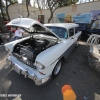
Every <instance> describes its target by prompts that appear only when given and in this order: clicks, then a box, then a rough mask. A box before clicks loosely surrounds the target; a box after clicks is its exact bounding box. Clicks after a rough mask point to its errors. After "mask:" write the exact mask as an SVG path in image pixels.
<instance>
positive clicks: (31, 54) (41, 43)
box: [13, 37, 57, 65]
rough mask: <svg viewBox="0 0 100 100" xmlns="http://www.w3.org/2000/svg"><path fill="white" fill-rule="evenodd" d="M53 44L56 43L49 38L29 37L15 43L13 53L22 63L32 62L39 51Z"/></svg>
mask: <svg viewBox="0 0 100 100" xmlns="http://www.w3.org/2000/svg"><path fill="white" fill-rule="evenodd" d="M55 44H57V43H56V42H54V41H51V40H47V39H37V38H32V37H31V38H30V39H27V40H24V41H22V42H20V43H17V44H16V45H15V47H14V50H13V54H14V56H16V57H17V58H18V59H19V60H20V59H21V61H22V62H24V63H26V62H27V61H29V62H32V63H34V62H35V59H36V56H37V55H38V54H39V53H41V52H42V51H44V50H45V49H47V48H49V47H51V46H53V45H55ZM29 62H28V63H29ZM28 65H29V64H28Z"/></svg>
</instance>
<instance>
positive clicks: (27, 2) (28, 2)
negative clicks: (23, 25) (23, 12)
mask: <svg viewBox="0 0 100 100" xmlns="http://www.w3.org/2000/svg"><path fill="white" fill-rule="evenodd" d="M29 4H30V0H26V8H27V13H28V14H27V17H29V15H30V13H29V9H28V5H29Z"/></svg>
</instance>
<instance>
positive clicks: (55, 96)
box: [0, 41, 100, 100]
mask: <svg viewBox="0 0 100 100" xmlns="http://www.w3.org/2000/svg"><path fill="white" fill-rule="evenodd" d="M88 50H89V47H88V46H86V44H85V42H82V41H81V42H80V44H79V46H78V47H77V48H75V50H74V51H73V52H72V54H71V55H70V56H69V58H68V60H67V61H66V63H64V64H63V67H62V70H61V72H60V74H59V75H58V77H56V78H55V79H52V80H51V81H50V82H49V83H47V84H46V85H44V86H40V87H38V86H35V84H34V82H33V81H32V80H30V79H27V78H24V76H23V75H18V74H17V73H16V72H15V71H13V70H12V69H13V68H12V67H11V66H10V65H9V63H7V62H6V61H5V59H6V56H7V55H8V54H7V52H6V51H5V50H4V48H3V47H0V94H7V95H8V94H21V97H8V96H7V97H0V100H63V98H62V93H61V88H62V86H63V85H65V84H69V85H71V86H72V88H73V90H74V92H75V93H76V96H77V100H100V75H99V74H97V73H96V72H95V71H93V70H92V69H90V68H89V66H88V63H87V56H86V55H87V53H88Z"/></svg>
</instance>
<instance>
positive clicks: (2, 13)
mask: <svg viewBox="0 0 100 100" xmlns="http://www.w3.org/2000/svg"><path fill="white" fill-rule="evenodd" d="M4 8H5V6H4V2H3V1H2V0H0V10H1V15H2V17H3V20H5V16H4V10H5V9H4Z"/></svg>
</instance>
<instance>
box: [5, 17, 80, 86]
mask: <svg viewBox="0 0 100 100" xmlns="http://www.w3.org/2000/svg"><path fill="white" fill-rule="evenodd" d="M6 26H18V27H21V28H22V29H23V30H24V31H26V32H28V33H29V34H30V36H29V37H25V38H22V39H19V40H16V41H13V42H10V43H7V44H5V49H6V50H7V51H8V52H9V56H8V58H7V61H9V62H11V65H13V66H14V70H15V71H16V72H17V73H18V74H23V75H24V76H25V78H30V79H32V80H33V81H34V82H35V84H36V85H43V84H45V83H47V82H48V81H49V80H50V79H51V78H52V77H56V76H57V75H58V74H59V72H60V70H61V67H62V61H63V60H66V59H67V57H68V56H69V55H70V53H71V52H72V50H73V49H74V48H75V47H76V46H77V45H78V41H79V39H80V36H81V31H78V24H74V23H50V24H41V23H39V22H38V21H36V20H34V19H30V18H17V19H13V20H11V21H10V22H9V23H8V24H7V25H6Z"/></svg>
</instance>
